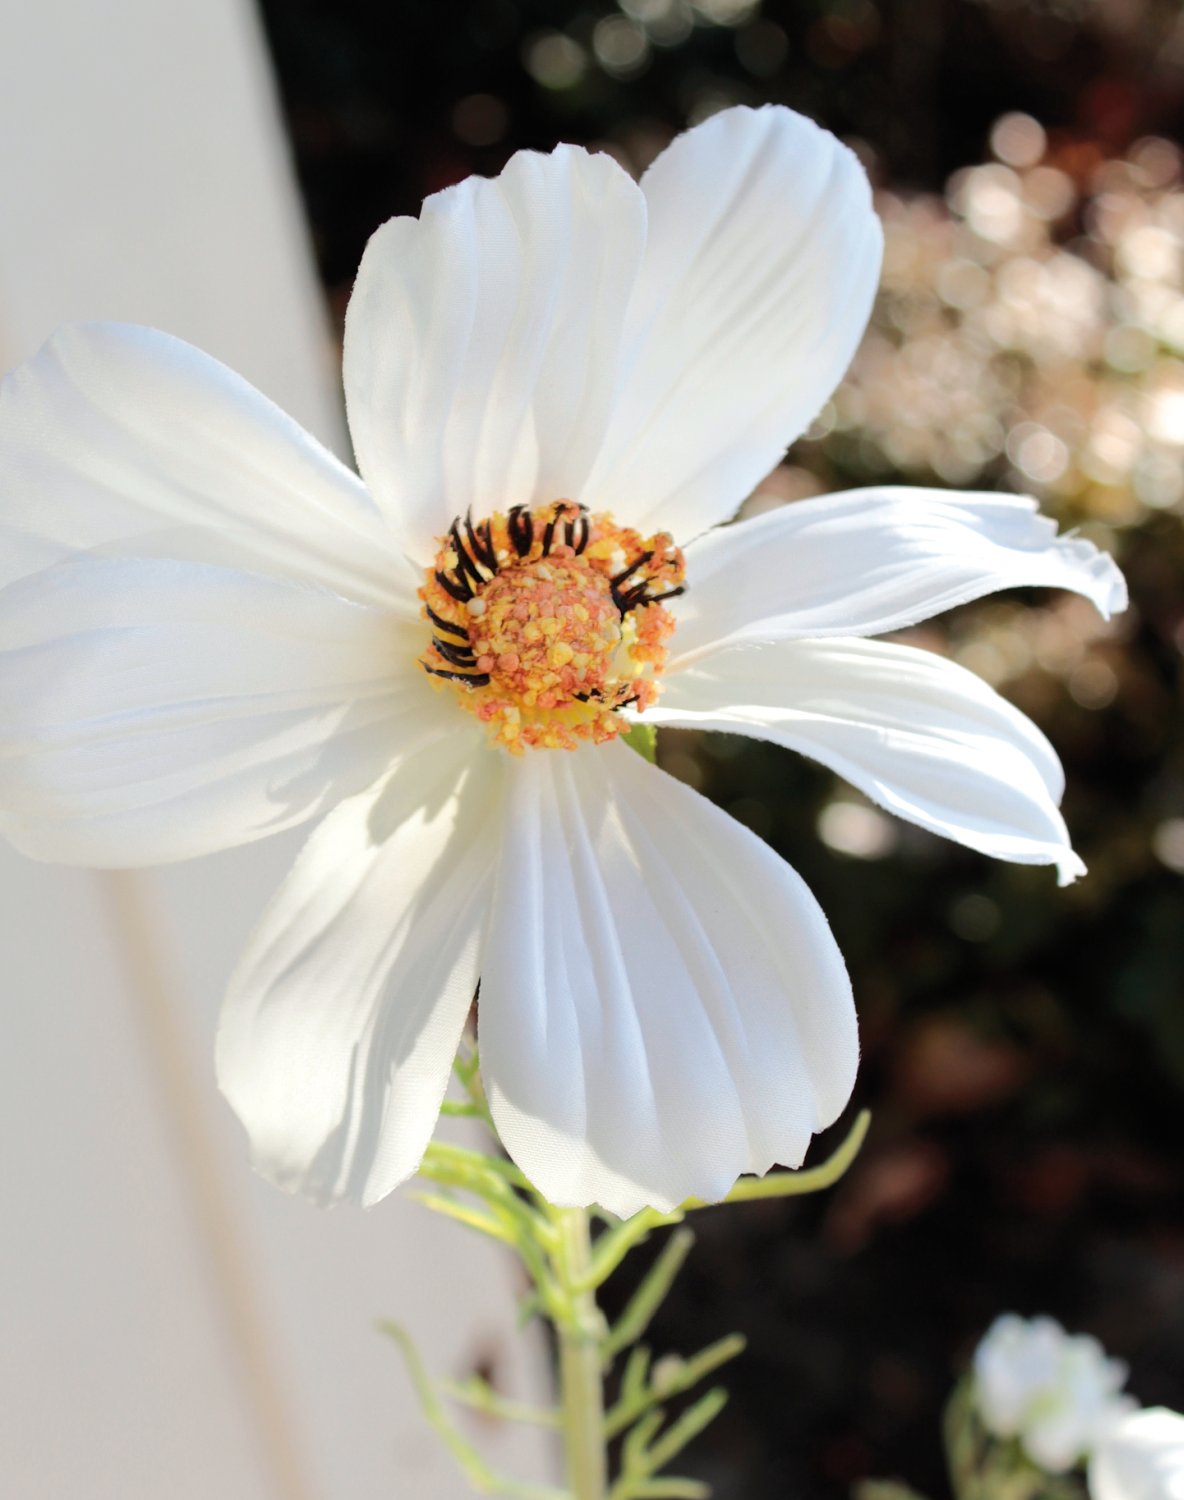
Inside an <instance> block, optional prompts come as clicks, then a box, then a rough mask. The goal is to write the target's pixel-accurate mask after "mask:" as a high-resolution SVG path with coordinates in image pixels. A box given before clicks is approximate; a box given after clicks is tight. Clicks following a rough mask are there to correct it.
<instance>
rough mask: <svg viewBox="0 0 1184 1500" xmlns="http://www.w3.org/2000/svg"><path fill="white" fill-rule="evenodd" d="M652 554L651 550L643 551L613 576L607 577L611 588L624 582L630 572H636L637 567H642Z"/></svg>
mask: <svg viewBox="0 0 1184 1500" xmlns="http://www.w3.org/2000/svg"><path fill="white" fill-rule="evenodd" d="M653 555H654V554H653V552H652V551H651V552H643V553H642V554H641V556H640V557H639V558H638V559H637V560H636V561H635V562H631V563H630V564H629V566H628V567H627V568H625V569H624V570H623V571H622V572H620V573H616V574H614V575H613V577H612V578H610V579H609V582H610V583H611V584H612V586H613V588H614V589H615V588H617V587H618V586H619V585H620V584H622V583H624V582H625V580H626V578H628V577H629V576H630V574H632V573H636V572H637V570H638V568H644V567H645V565H646V563H648V562H649V560H650V559H651V558H652V557H653Z"/></svg>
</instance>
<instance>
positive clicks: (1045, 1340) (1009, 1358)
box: [974, 1313, 1134, 1500]
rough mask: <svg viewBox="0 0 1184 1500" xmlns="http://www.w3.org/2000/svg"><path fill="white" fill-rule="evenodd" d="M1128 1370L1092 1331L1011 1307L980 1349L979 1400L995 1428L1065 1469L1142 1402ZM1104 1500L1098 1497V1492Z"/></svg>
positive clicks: (1044, 1463) (1048, 1464) (1053, 1467)
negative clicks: (1130, 1390) (1128, 1391)
mask: <svg viewBox="0 0 1184 1500" xmlns="http://www.w3.org/2000/svg"><path fill="white" fill-rule="evenodd" d="M1126 1377H1127V1369H1126V1365H1124V1364H1123V1362H1122V1361H1121V1360H1118V1359H1111V1358H1110V1357H1109V1356H1108V1355H1107V1354H1106V1351H1105V1350H1104V1349H1103V1348H1102V1346H1101V1344H1099V1343H1098V1341H1097V1339H1095V1338H1091V1337H1090V1336H1089V1335H1088V1334H1068V1333H1066V1332H1065V1330H1064V1328H1062V1327H1061V1325H1060V1324H1059V1323H1058V1322H1057V1321H1056V1319H1055V1318H1048V1317H1040V1318H1031V1319H1025V1318H1021V1317H1018V1316H1017V1315H1016V1314H1015V1313H1004V1314H1003V1315H1002V1316H1001V1317H998V1318H996V1319H995V1321H994V1323H992V1324H991V1327H990V1328H989V1329H988V1330H987V1332H986V1334H985V1335H984V1336H983V1339H982V1342H981V1343H980V1344H979V1346H978V1348H977V1350H976V1351H975V1355H974V1379H975V1387H974V1389H975V1400H976V1404H977V1406H978V1409H979V1412H980V1414H981V1416H982V1419H983V1425H984V1426H985V1427H986V1428H987V1430H988V1432H992V1433H994V1434H995V1436H996V1437H1001V1438H1018V1439H1019V1441H1020V1444H1021V1446H1022V1447H1023V1449H1024V1451H1025V1453H1027V1455H1028V1457H1029V1458H1030V1459H1032V1461H1033V1462H1034V1463H1036V1464H1038V1465H1039V1466H1040V1467H1041V1468H1042V1469H1045V1470H1047V1471H1048V1472H1049V1473H1050V1474H1060V1473H1064V1471H1065V1470H1067V1469H1071V1468H1073V1467H1074V1465H1076V1464H1078V1463H1080V1462H1081V1460H1082V1459H1083V1458H1086V1457H1088V1456H1089V1454H1091V1453H1092V1452H1093V1450H1094V1445H1095V1444H1096V1443H1097V1442H1098V1440H1099V1438H1100V1437H1101V1436H1102V1434H1103V1433H1104V1432H1106V1431H1107V1430H1108V1429H1109V1427H1110V1426H1111V1425H1112V1424H1113V1423H1114V1422H1115V1421H1117V1420H1118V1419H1119V1418H1120V1417H1122V1416H1124V1415H1125V1414H1126V1413H1127V1412H1129V1411H1130V1410H1131V1409H1132V1408H1133V1407H1134V1402H1133V1401H1132V1400H1131V1398H1130V1397H1129V1396H1124V1395H1122V1394H1120V1393H1121V1391H1122V1387H1123V1386H1124V1385H1125V1384H1126ZM1095 1500H1096V1497H1095Z"/></svg>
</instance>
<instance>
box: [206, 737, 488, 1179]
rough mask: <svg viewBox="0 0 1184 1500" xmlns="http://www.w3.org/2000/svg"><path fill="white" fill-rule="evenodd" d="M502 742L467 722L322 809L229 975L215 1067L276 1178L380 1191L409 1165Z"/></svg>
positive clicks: (432, 1091) (441, 1058)
mask: <svg viewBox="0 0 1184 1500" xmlns="http://www.w3.org/2000/svg"><path fill="white" fill-rule="evenodd" d="M502 759H503V758H502V757H501V756H500V755H496V754H493V753H491V752H489V751H488V750H487V749H486V748H485V747H484V745H483V744H482V741H481V736H480V735H479V733H477V732H475V731H474V732H465V733H462V734H461V735H459V736H457V737H454V738H453V740H452V741H450V742H449V743H448V744H447V745H446V746H444V747H441V748H440V749H437V750H433V751H432V752H430V753H428V754H422V755H417V756H413V757H412V758H411V759H409V760H408V761H407V762H406V763H405V764H404V765H403V766H401V767H400V768H399V769H398V770H397V771H396V772H395V773H394V775H393V776H392V777H390V778H389V779H384V780H383V781H382V782H380V783H379V784H378V785H376V786H374V787H372V788H371V789H370V790H369V791H367V792H364V793H363V794H362V795H360V796H357V797H353V798H351V799H350V800H349V801H348V802H345V803H343V804H342V806H341V807H339V808H337V810H336V811H335V812H333V813H331V814H330V815H329V817H327V818H326V819H325V821H324V822H323V823H322V824H321V826H320V827H319V828H318V829H317V831H316V832H315V833H314V834H313V836H312V838H311V839H310V840H309V842H308V844H307V845H306V846H305V848H304V850H303V852H302V853H301V855H300V858H299V859H298V861H297V863H296V866H295V868H294V869H293V871H292V873H291V875H290V876H289V877H288V879H287V880H286V881H285V882H284V884H283V886H282V887H281V888H280V891H279V894H278V895H277V897H276V899H275V901H274V902H273V903H272V906H271V908H270V910H269V911H268V912H267V913H266V915H265V916H264V918H263V921H262V924H261V925H260V927H259V930H258V931H257V932H256V934H255V936H254V938H253V940H252V942H251V945H250V947H249V949H248V950H247V953H246V954H245V956H244V957H243V960H242V962H241V963H240V965H239V968H238V970H237V972H236V974H235V976H234V978H233V980H232V981H231V986H230V992H229V994H228V996H227V998H226V1002H225V1005H224V1007H223V1011H222V1020H221V1024H220V1026H219V1029H218V1045H217V1068H218V1082H219V1085H220V1087H221V1089H222V1091H223V1093H224V1094H225V1095H226V1097H227V1099H229V1101H230V1103H231V1105H232V1106H233V1108H234V1110H235V1112H236V1113H237V1115H238V1117H239V1119H240V1120H241V1121H242V1122H243V1124H244V1125H245V1126H246V1129H247V1133H248V1135H249V1136H250V1140H251V1147H252V1153H253V1157H254V1162H255V1166H256V1167H257V1169H258V1170H259V1171H260V1172H262V1173H263V1174H264V1175H265V1176H266V1177H269V1178H270V1179H271V1181H272V1182H274V1183H276V1184H277V1185H278V1186H279V1187H282V1188H284V1189H286V1190H289V1191H295V1190H299V1191H301V1192H304V1193H307V1194H309V1195H310V1196H312V1197H314V1198H317V1199H320V1200H321V1201H329V1200H332V1199H337V1198H348V1199H350V1200H353V1201H360V1202H362V1203H365V1204H371V1203H374V1202H376V1201H377V1200H378V1199H379V1198H382V1197H384V1196H385V1195H386V1194H387V1193H389V1192H390V1191H391V1189H392V1188H394V1187H395V1186H397V1185H398V1183H400V1182H402V1181H403V1179H404V1178H406V1177H409V1176H410V1175H411V1173H412V1172H414V1171H415V1169H416V1167H417V1166H418V1165H419V1160H420V1157H421V1156H422V1155H423V1150H424V1147H425V1146H426V1145H427V1142H428V1140H429V1139H430V1137H431V1134H432V1131H433V1129H434V1127H435V1124H436V1117H437V1115H438V1114H439V1112H440V1101H441V1099H442V1098H443V1096H444V1090H445V1088H446V1087H447V1084H448V1077H449V1072H450V1069H451V1066H452V1059H453V1057H454V1056H455V1054H456V1048H457V1044H458V1042H459V1040H460V1034H461V1031H462V1029H463V1027H464V1022H465V1017H466V1016H467V1014H468V1011H469V1007H470V1005H471V1004H472V999H473V992H474V990H475V988H476V985H477V976H478V972H479V968H478V965H479V958H480V954H479V948H480V934H481V924H482V921H483V919H484V915H485V908H486V905H487V902H488V890H489V885H490V881H491V877H492V867H493V862H494V858H495V853H496V837H495V834H496V829H497V822H498V815H499V811H500V806H499V804H500V785H501V774H502Z"/></svg>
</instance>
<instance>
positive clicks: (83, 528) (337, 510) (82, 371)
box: [0, 323, 410, 602]
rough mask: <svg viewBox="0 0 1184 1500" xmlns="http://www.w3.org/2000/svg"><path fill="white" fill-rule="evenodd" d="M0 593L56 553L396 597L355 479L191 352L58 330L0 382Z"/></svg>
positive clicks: (159, 342) (393, 558) (106, 331)
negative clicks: (172, 564)
mask: <svg viewBox="0 0 1184 1500" xmlns="http://www.w3.org/2000/svg"><path fill="white" fill-rule="evenodd" d="M0 543H2V545H0V582H8V581H9V580H11V579H13V578H17V577H20V576H21V575H22V574H25V573H30V572H33V571H35V570H36V569H38V568H42V567H45V566H47V565H48V564H50V563H52V562H55V561H58V560H59V559H60V558H62V557H63V556H65V555H68V554H69V553H71V552H80V551H84V550H85V551H91V552H96V553H102V554H105V555H107V556H113V557H172V558H177V559H182V560H186V561H199V562H214V563H219V564H222V565H225V566H228V567H235V568H245V569H248V570H250V571H252V572H261V573H274V574H276V575H278V576H281V577H291V578H299V579H304V580H308V581H312V582H316V583H321V584H324V585H326V586H327V587H330V588H333V589H336V590H337V591H338V592H339V593H341V594H344V595H346V596H347V597H353V598H357V599H362V600H366V601H373V602H393V601H394V599H395V597H396V596H397V597H399V598H404V597H406V598H409V597H410V593H409V591H408V589H407V585H406V582H405V565H404V564H403V563H402V560H401V559H400V558H399V557H398V555H397V553H396V552H395V550H394V547H393V540H392V538H391V537H390V535H389V533H388V532H387V530H386V528H385V527H384V526H383V525H382V523H381V520H380V518H379V516H378V513H377V512H376V510H375V509H374V506H373V505H372V504H371V502H370V500H369V498H368V497H367V495H366V492H365V490H364V489H363V487H362V485H361V483H360V481H359V480H358V478H357V476H356V475H355V474H352V473H351V472H350V471H349V470H348V469H346V468H345V467H344V466H343V465H342V464H340V463H338V461H337V460H336V459H335V458H334V457H333V456H332V454H330V453H329V452H327V451H326V450H325V449H324V448H322V447H321V445H320V444H319V443H318V442H317V441H316V440H315V439H314V438H312V437H310V436H309V434H308V433H306V432H305V431H304V430H303V428H301V427H300V426H299V425H298V424H297V423H296V422H294V421H293V420H292V419H291V418H290V417H288V416H286V415H285V414H284V413H283V412H282V411H280V410H279V408H278V407H276V406H274V405H273V404H272V403H271V402H270V401H268V400H267V399H266V397H264V396H262V395H260V393H259V392H258V391H256V390H255V389H254V388H253V387H251V386H250V385H248V384H247V382H246V381H244V380H241V379H240V378H239V377H238V376H237V375H234V374H232V373H231V371H230V370H228V369H226V367H225V366H224V365H220V364H219V363H218V361H217V360H214V359H211V358H210V357H209V356H208V355H205V354H202V353H201V352H200V350H197V349H194V348H192V347H191V346H190V345H189V344H185V343H182V342H181V340H180V339H175V338H170V337H169V335H168V334H164V333H158V332H156V330H155V329H151V328H136V327H132V326H130V325H125V324H118V323H109V324H92V325H88V326H78V327H68V328H63V329H61V330H60V331H59V332H58V333H57V334H55V335H54V337H53V338H52V339H50V341H49V342H48V343H47V344H46V345H45V347H44V348H43V349H42V350H41V352H40V353H39V354H38V355H37V356H36V358H35V359H32V360H30V361H29V363H28V364H25V365H22V366H20V367H19V368H17V369H15V370H13V371H12V373H11V374H10V375H8V376H7V378H6V379H5V380H4V382H3V384H2V385H0Z"/></svg>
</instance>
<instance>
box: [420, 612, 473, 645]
mask: <svg viewBox="0 0 1184 1500" xmlns="http://www.w3.org/2000/svg"><path fill="white" fill-rule="evenodd" d="M425 608H426V609H427V612H428V619H429V620H430V621H431V622H432V624H433V625H434V626H435V627H436V629H437V630H443V631H444V632H445V633H446V634H447V635H454V636H456V637H457V639H458V640H462V641H467V640H468V638H469V632H468V631H467V630H466V629H465V628H464V627H463V626H462V625H453V624H452V622H451V621H450V620H442V619H441V618H440V616H439V615H438V614H437V613H436V611H435V610H434V609H433V608H432V606H431V605H430V604H428V605H425Z"/></svg>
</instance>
